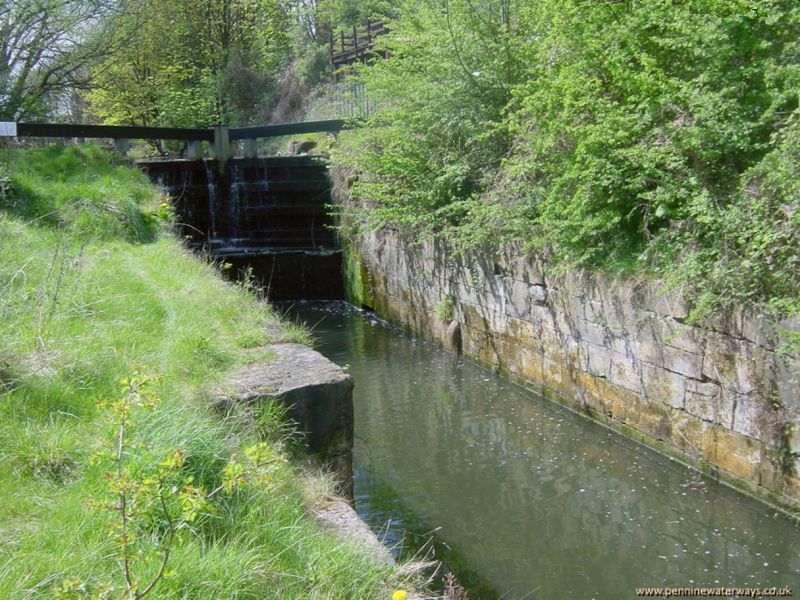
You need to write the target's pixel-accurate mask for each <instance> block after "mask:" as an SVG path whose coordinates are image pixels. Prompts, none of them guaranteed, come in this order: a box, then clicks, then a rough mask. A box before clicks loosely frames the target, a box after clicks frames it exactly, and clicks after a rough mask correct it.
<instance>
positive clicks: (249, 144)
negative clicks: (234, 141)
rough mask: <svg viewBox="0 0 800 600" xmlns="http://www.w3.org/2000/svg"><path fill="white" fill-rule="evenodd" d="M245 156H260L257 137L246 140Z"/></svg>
mask: <svg viewBox="0 0 800 600" xmlns="http://www.w3.org/2000/svg"><path fill="white" fill-rule="evenodd" d="M244 157H245V158H258V143H257V140H256V139H255V138H247V139H246V140H244Z"/></svg>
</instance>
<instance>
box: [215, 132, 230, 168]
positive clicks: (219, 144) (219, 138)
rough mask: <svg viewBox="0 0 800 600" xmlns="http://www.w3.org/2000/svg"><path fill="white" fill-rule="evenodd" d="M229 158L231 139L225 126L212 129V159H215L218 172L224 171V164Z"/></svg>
mask: <svg viewBox="0 0 800 600" xmlns="http://www.w3.org/2000/svg"><path fill="white" fill-rule="evenodd" d="M230 157H231V138H230V135H229V132H228V126H227V125H217V126H216V127H214V158H216V159H217V166H218V167H219V172H220V173H222V172H224V171H225V163H226V162H228V159H229V158H230Z"/></svg>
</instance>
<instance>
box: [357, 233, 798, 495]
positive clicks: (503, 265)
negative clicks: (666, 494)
mask: <svg viewBox="0 0 800 600" xmlns="http://www.w3.org/2000/svg"><path fill="white" fill-rule="evenodd" d="M371 243H372V242H371V241H370V242H367V243H366V244H365V246H364V249H363V251H364V252H365V253H366V254H371V255H372V257H373V258H372V260H371V261H367V263H368V265H369V267H368V268H369V269H371V270H373V271H375V272H376V273H378V274H379V273H380V272H381V271H385V270H387V269H388V270H389V271H391V272H392V273H393V277H394V280H393V285H394V286H398V287H399V288H400V289H399V290H398V291H397V292H393V297H392V298H389V299H384V300H383V301H382V302H383V305H385V306H386V307H387V310H388V311H389V312H387V313H385V314H387V316H390V317H392V318H396V319H398V320H401V321H404V322H407V323H411V324H412V326H414V327H417V328H420V329H421V330H422V331H425V332H427V333H428V334H429V335H433V336H436V337H441V338H442V339H444V338H446V336H447V332H446V331H445V330H444V329H443V328H444V324H443V323H442V322H441V319H439V320H435V319H434V320H432V318H431V315H432V314H433V308H434V306H433V304H434V303H435V302H436V299H435V298H433V299H432V298H431V297H430V296H431V294H428V293H426V290H424V289H417V288H419V286H421V285H422V286H425V285H430V286H434V287H435V286H437V285H439V286H441V285H442V283H440V282H447V284H446V286H445V287H443V288H442V292H441V293H450V294H452V295H453V297H454V299H455V300H456V307H457V311H456V312H457V315H458V321H459V322H460V326H461V332H462V335H461V337H462V345H463V351H464V353H465V354H466V355H468V356H472V357H475V358H478V359H479V360H482V361H484V362H486V363H488V364H492V365H496V366H498V367H500V368H502V369H503V370H505V371H507V372H510V373H514V374H518V375H520V376H522V377H525V378H528V379H530V380H532V381H533V382H534V383H536V384H537V385H541V386H542V389H543V390H544V391H545V392H546V394H547V395H548V396H550V397H554V398H558V399H559V401H561V402H564V403H566V404H569V405H571V406H574V407H578V408H587V409H591V410H593V411H596V412H597V413H602V414H605V415H607V416H609V417H611V418H612V419H613V420H615V421H618V422H619V423H621V424H623V425H625V426H626V427H630V428H631V429H632V430H634V431H638V432H640V433H642V434H646V435H647V436H652V437H655V438H658V439H663V440H665V441H666V442H667V443H669V444H671V445H672V446H673V447H674V448H676V449H677V450H680V451H682V452H684V453H685V454H686V455H687V456H689V457H691V458H692V459H694V460H697V461H699V462H700V463H703V464H706V463H707V464H708V465H712V466H714V467H717V468H719V469H721V470H722V471H725V472H726V473H728V474H730V475H731V476H732V477H738V478H742V479H745V480H747V481H748V482H750V483H751V484H753V485H755V486H759V485H760V486H763V487H764V488H766V489H768V490H769V491H770V492H771V493H775V494H784V495H786V496H787V497H789V498H792V499H794V501H795V502H798V503H800V482H799V481H794V480H792V479H791V477H792V475H791V474H786V473H783V472H782V471H781V470H780V469H779V468H776V466H775V465H776V463H774V462H773V461H771V460H770V459H769V457H770V456H772V454H771V453H774V451H775V448H774V445H775V441H774V440H773V439H772V436H773V433H774V431H773V429H774V427H772V426H771V425H769V423H768V419H767V418H766V417H765V416H764V410H763V409H764V407H765V406H768V403H769V402H770V401H771V400H769V398H773V396H772V394H773V393H774V394H776V395H775V396H774V398H776V399H778V400H779V401H780V403H781V406H782V411H783V413H782V414H783V415H784V418H787V419H789V422H794V423H796V422H798V420H800V394H798V377H797V375H796V373H797V372H798V371H800V358H798V357H795V358H794V359H790V360H787V359H785V358H782V357H779V356H777V355H776V353H775V352H774V347H773V346H770V344H771V343H772V340H771V337H770V323H769V322H768V321H767V322H764V320H763V319H761V318H759V317H758V316H757V315H756V316H754V315H751V314H745V313H743V311H740V310H739V311H731V312H729V313H725V314H723V315H720V316H719V317H716V318H714V319H711V320H709V322H707V323H706V322H704V323H700V324H692V325H689V324H686V323H684V322H682V320H683V319H684V318H685V317H686V315H687V314H688V307H687V305H686V303H685V302H684V301H683V299H682V298H681V297H680V295H679V294H677V293H676V292H674V291H670V292H669V293H665V292H664V291H663V288H662V286H661V284H660V283H658V282H648V281H646V280H642V279H638V280H637V279H633V278H628V279H624V278H615V277H612V276H609V275H606V274H602V273H587V272H582V271H579V272H572V273H569V272H568V273H566V274H556V273H554V272H553V270H552V269H550V268H549V267H548V265H547V264H546V262H545V261H542V260H541V259H537V258H536V257H523V256H520V254H521V247H520V246H519V245H518V244H517V245H513V246H509V247H508V248H504V249H502V250H501V251H500V252H499V253H498V254H497V255H490V254H488V253H487V254H486V255H485V256H482V255H481V253H480V252H477V251H476V252H473V253H469V254H468V255H467V256H465V257H461V256H459V257H456V256H452V257H448V256H445V255H446V253H445V252H444V249H443V248H437V249H436V250H435V252H433V253H432V254H430V253H429V251H428V250H427V249H426V250H424V252H423V253H424V254H425V258H426V261H428V263H429V266H430V269H431V270H432V272H431V273H427V272H421V271H419V269H422V268H428V267H426V266H425V265H426V262H425V261H419V260H415V259H413V254H414V251H413V250H409V251H408V252H406V251H405V249H406V247H405V246H404V245H403V244H404V242H402V241H401V240H400V239H399V237H398V236H396V234H388V235H387V236H386V237H384V238H383V239H382V243H385V246H386V247H389V246H392V245H394V246H395V247H396V249H395V251H393V252H392V253H390V254H389V255H390V256H391V260H393V261H396V264H393V265H390V266H389V267H386V266H385V265H384V264H383V262H382V261H383V260H384V259H383V258H381V257H376V252H377V251H376V250H374V249H373V248H371V247H370V246H369V244H371ZM397 248H403V249H404V251H398V250H397ZM382 252H384V253H386V250H385V249H384V250H382ZM429 254H430V256H429ZM410 255H411V256H410ZM377 279H380V277H377ZM545 284H546V285H545ZM437 289H438V288H437ZM409 290H413V291H414V293H409ZM438 297H441V296H438ZM414 313H419V315H416V316H414ZM793 325H794V326H796V324H793ZM767 412H768V411H767ZM767 417H769V414H767ZM765 419H766V420H765ZM790 444H791V446H790V448H791V449H792V451H794V452H797V453H798V454H800V434H797V435H796V436H793V437H792V438H791V439H790ZM798 462H800V459H798ZM792 486H794V487H792Z"/></svg>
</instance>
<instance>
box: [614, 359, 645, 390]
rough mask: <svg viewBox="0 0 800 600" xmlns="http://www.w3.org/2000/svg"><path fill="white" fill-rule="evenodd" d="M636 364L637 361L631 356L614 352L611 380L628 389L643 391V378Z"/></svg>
mask: <svg viewBox="0 0 800 600" xmlns="http://www.w3.org/2000/svg"><path fill="white" fill-rule="evenodd" d="M636 365H637V363H636V362H635V361H633V360H631V359H630V358H628V357H626V356H624V355H621V354H616V353H613V352H612V353H611V369H610V371H609V374H608V380H609V382H611V383H613V384H614V385H617V386H619V387H622V388H624V389H626V390H630V391H633V392H636V393H641V391H642V378H641V375H640V373H639V371H638V369H637V366H636Z"/></svg>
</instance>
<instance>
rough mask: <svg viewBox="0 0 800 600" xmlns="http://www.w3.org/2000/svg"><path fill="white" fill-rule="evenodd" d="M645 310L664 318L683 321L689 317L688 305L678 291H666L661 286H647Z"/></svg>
mask: <svg viewBox="0 0 800 600" xmlns="http://www.w3.org/2000/svg"><path fill="white" fill-rule="evenodd" d="M645 297H646V298H647V300H646V304H645V308H646V309H647V310H651V311H653V312H654V313H657V314H659V315H662V316H664V317H672V318H673V319H685V318H686V317H688V316H689V304H688V303H687V302H686V299H685V298H684V297H683V295H682V294H681V293H680V291H679V290H667V289H665V288H664V286H663V284H659V283H655V282H653V283H650V284H648V286H647V292H646V296H645Z"/></svg>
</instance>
